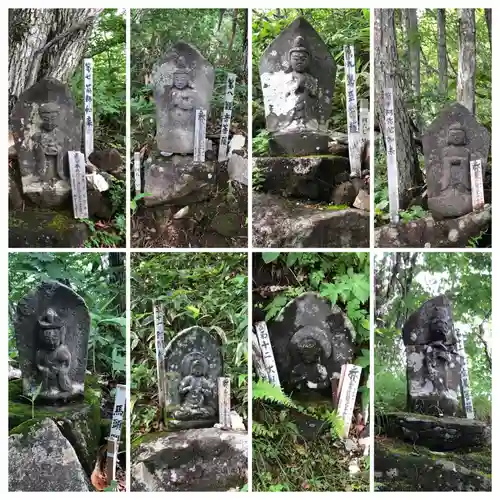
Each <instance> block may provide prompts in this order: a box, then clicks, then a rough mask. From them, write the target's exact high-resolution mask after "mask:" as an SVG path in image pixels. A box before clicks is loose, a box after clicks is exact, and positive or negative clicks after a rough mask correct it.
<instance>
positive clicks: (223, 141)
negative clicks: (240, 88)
mask: <svg viewBox="0 0 500 500" xmlns="http://www.w3.org/2000/svg"><path fill="white" fill-rule="evenodd" d="M235 84H236V75H235V74H234V73H228V74H227V80H226V96H225V98H224V111H223V112H222V125H221V131H220V142H219V157H218V160H219V161H225V160H227V148H228V146H229V126H230V125H231V114H232V112H233V99H234V88H235Z"/></svg>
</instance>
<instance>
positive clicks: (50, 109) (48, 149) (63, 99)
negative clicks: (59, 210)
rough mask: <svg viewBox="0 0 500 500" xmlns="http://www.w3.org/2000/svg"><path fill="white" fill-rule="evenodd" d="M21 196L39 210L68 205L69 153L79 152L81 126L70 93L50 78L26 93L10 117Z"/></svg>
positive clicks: (69, 188)
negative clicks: (19, 173)
mask: <svg viewBox="0 0 500 500" xmlns="http://www.w3.org/2000/svg"><path fill="white" fill-rule="evenodd" d="M11 126H12V134H13V136H14V141H15V147H16V151H17V154H18V158H19V167H20V171H21V179H22V186H23V193H24V195H25V196H27V197H28V198H29V199H30V200H31V201H33V202H34V203H36V204H37V205H38V206H41V207H55V206H59V205H62V204H63V203H65V202H66V201H68V199H69V197H70V193H71V187H70V184H69V167H68V151H80V147H81V134H82V132H81V123H80V113H79V112H78V110H77V108H76V106H75V103H74V100H73V97H72V96H71V93H70V92H69V89H68V88H67V87H66V86H65V85H64V84H62V83H61V82H59V81H58V80H55V79H53V78H49V79H43V80H40V81H39V82H38V83H36V84H35V85H33V86H32V87H30V88H29V89H28V90H26V91H25V92H24V93H23V94H22V95H21V96H20V98H19V100H18V101H17V103H16V105H15V106H14V108H13V110H12V115H11Z"/></svg>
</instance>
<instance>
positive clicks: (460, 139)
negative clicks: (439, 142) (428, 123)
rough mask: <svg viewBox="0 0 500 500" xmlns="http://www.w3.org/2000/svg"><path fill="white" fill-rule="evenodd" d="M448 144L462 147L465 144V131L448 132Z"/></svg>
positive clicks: (455, 129)
mask: <svg viewBox="0 0 500 500" xmlns="http://www.w3.org/2000/svg"><path fill="white" fill-rule="evenodd" d="M448 144H452V145H454V146H462V145H464V144H465V131H464V130H462V129H461V128H452V129H451V130H449V131H448Z"/></svg>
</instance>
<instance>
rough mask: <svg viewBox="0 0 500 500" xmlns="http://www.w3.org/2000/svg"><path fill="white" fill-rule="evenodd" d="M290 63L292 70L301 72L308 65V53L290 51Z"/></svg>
mask: <svg viewBox="0 0 500 500" xmlns="http://www.w3.org/2000/svg"><path fill="white" fill-rule="evenodd" d="M290 65H291V66H292V69H293V70H294V71H297V72H298V73H302V72H303V71H305V70H306V69H307V67H308V66H309V54H307V53H306V52H292V53H291V54H290Z"/></svg>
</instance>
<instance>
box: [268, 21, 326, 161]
mask: <svg viewBox="0 0 500 500" xmlns="http://www.w3.org/2000/svg"><path fill="white" fill-rule="evenodd" d="M306 53H308V54H309V56H308V57H306V58H305V60H303V61H302V66H300V62H298V61H294V60H292V57H291V56H292V54H300V56H302V55H306ZM297 64H298V65H297ZM259 71H260V79H261V85H262V92H263V94H264V109H265V114H266V123H267V129H268V130H269V132H271V133H272V140H271V142H270V148H271V152H272V154H273V155H279V154H292V155H297V156H298V155H307V154H320V153H326V152H327V151H328V135H327V120H328V118H329V117H330V113H331V110H332V100H333V88H334V83H335V76H336V65H335V62H334V60H333V58H332V56H331V54H330V52H329V51H328V47H327V46H326V44H325V43H324V42H323V40H322V39H321V37H320V36H319V35H318V33H317V32H316V30H315V29H314V28H313V27H312V26H311V25H310V24H309V22H308V21H306V20H305V19H304V18H303V17H299V18H297V19H295V21H293V22H292V23H291V24H290V25H289V26H288V27H287V28H286V29H284V30H283V31H282V32H281V33H280V34H279V35H278V37H277V38H276V39H275V40H274V41H273V42H272V43H271V45H269V47H268V48H267V49H266V50H265V52H264V54H263V55H262V57H261V60H260V66H259Z"/></svg>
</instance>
